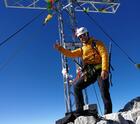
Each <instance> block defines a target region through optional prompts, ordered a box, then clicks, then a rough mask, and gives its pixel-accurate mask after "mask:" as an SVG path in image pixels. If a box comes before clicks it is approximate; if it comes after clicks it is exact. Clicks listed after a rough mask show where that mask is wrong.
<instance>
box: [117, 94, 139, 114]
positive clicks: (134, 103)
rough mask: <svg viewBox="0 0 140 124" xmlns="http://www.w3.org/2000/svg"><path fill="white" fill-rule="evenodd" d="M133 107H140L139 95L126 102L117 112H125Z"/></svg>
mask: <svg viewBox="0 0 140 124" xmlns="http://www.w3.org/2000/svg"><path fill="white" fill-rule="evenodd" d="M134 109H140V96H139V97H136V98H134V99H132V100H131V101H130V102H128V103H127V104H126V105H125V106H124V108H123V109H121V110H119V112H125V111H129V110H134Z"/></svg>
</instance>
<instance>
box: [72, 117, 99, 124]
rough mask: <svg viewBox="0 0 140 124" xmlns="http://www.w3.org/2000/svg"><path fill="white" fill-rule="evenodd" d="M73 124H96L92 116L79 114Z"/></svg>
mask: <svg viewBox="0 0 140 124" xmlns="http://www.w3.org/2000/svg"><path fill="white" fill-rule="evenodd" d="M74 124H96V119H95V118H94V116H80V117H78V118H77V119H76V120H75V121H74Z"/></svg>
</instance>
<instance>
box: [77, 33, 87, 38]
mask: <svg viewBox="0 0 140 124" xmlns="http://www.w3.org/2000/svg"><path fill="white" fill-rule="evenodd" d="M83 37H87V33H84V34H82V35H80V36H79V37H78V38H83Z"/></svg>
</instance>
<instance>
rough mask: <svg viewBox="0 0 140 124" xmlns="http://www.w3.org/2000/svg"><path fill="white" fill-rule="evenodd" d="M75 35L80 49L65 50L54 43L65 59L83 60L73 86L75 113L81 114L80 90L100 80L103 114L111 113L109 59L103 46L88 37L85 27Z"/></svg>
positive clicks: (81, 97)
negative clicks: (79, 73) (79, 74)
mask: <svg viewBox="0 0 140 124" xmlns="http://www.w3.org/2000/svg"><path fill="white" fill-rule="evenodd" d="M75 35H76V36H77V38H79V40H80V41H81V43H82V47H81V48H77V49H75V50H67V49H65V48H63V47H62V46H61V45H60V44H59V43H56V44H55V45H54V48H55V49H57V50H58V51H60V52H61V53H62V54H64V55H65V56H67V57H71V58H76V57H81V59H82V60H83V69H82V75H81V77H79V79H78V80H77V81H76V83H74V84H73V85H74V97H75V103H76V112H77V113H79V114H80V113H82V112H83V106H84V99H83V94H82V90H83V89H85V88H86V87H88V86H89V85H91V84H93V83H94V82H95V81H96V80H100V81H98V85H99V88H100V92H101V96H102V99H103V103H104V114H109V113H112V101H111V97H110V93H109V79H108V73H109V57H108V52H107V50H106V48H105V45H104V44H103V43H102V42H101V41H99V40H95V39H94V38H93V37H90V35H89V32H88V30H87V29H86V28H85V27H81V28H77V29H76V32H75Z"/></svg>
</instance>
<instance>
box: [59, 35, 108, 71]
mask: <svg viewBox="0 0 140 124" xmlns="http://www.w3.org/2000/svg"><path fill="white" fill-rule="evenodd" d="M93 42H94V40H93V38H90V39H89V41H88V43H86V44H85V45H83V46H82V48H78V49H75V50H67V49H65V48H63V47H62V46H61V47H60V48H59V49H58V50H59V51H60V52H61V53H63V54H64V55H65V56H67V57H71V58H75V57H81V58H82V60H83V62H84V64H94V65H97V64H101V65H102V70H104V71H108V69H109V57H108V52H107V49H106V47H105V45H104V44H103V43H102V42H101V41H96V48H93Z"/></svg>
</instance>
